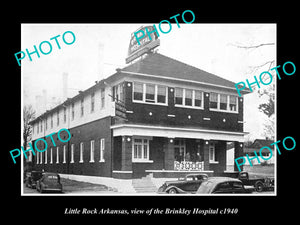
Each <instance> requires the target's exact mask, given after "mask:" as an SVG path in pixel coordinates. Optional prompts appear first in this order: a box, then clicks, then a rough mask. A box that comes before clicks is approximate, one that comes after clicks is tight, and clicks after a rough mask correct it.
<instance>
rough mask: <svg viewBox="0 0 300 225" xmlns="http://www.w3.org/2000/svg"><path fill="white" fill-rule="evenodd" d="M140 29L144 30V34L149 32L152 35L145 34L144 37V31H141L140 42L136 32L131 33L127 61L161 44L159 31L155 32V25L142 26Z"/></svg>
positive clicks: (139, 34)
mask: <svg viewBox="0 0 300 225" xmlns="http://www.w3.org/2000/svg"><path fill="white" fill-rule="evenodd" d="M138 30H139V31H143V32H144V34H145V33H148V32H149V34H150V37H149V35H144V36H143V37H141V36H142V32H140V33H138V34H137V35H138V37H139V38H140V39H139V43H138V42H137V39H136V37H135V35H134V33H132V34H131V39H130V43H129V48H128V56H127V58H126V63H129V62H131V61H133V60H134V59H136V58H138V57H139V56H141V55H143V54H145V53H146V52H148V51H149V50H150V49H153V48H155V47H157V46H159V45H160V40H159V39H158V35H157V33H156V32H153V31H154V27H153V26H146V27H144V26H142V27H140V28H139V29H138Z"/></svg>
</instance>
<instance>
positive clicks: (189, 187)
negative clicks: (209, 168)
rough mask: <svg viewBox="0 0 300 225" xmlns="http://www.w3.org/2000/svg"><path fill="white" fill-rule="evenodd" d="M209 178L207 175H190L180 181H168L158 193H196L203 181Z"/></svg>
mask: <svg viewBox="0 0 300 225" xmlns="http://www.w3.org/2000/svg"><path fill="white" fill-rule="evenodd" d="M207 178H208V176H207V174H188V175H186V176H185V177H184V178H179V179H178V180H174V181H166V182H165V183H164V184H163V185H162V186H161V187H160V188H159V189H158V191H157V192H158V193H160V194H162V193H169V194H177V193H195V192H196V191H197V190H198V187H199V186H200V184H201V183H202V181H204V180H206V179H207Z"/></svg>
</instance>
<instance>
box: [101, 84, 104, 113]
mask: <svg viewBox="0 0 300 225" xmlns="http://www.w3.org/2000/svg"><path fill="white" fill-rule="evenodd" d="M104 107H105V89H104V88H101V109H103V108H104Z"/></svg>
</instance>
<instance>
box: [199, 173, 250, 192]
mask: <svg viewBox="0 0 300 225" xmlns="http://www.w3.org/2000/svg"><path fill="white" fill-rule="evenodd" d="M253 191H254V188H253V187H251V186H244V185H243V183H242V181H240V180H239V179H235V178H231V177H210V178H208V179H206V180H205V181H203V182H202V183H201V185H200V186H199V188H198V190H197V194H244V193H252V192H253Z"/></svg>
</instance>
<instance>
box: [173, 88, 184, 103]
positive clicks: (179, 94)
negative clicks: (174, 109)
mask: <svg viewBox="0 0 300 225" xmlns="http://www.w3.org/2000/svg"><path fill="white" fill-rule="evenodd" d="M182 99H183V89H182V88H175V104H177V105H182V104H183V100H182Z"/></svg>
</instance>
